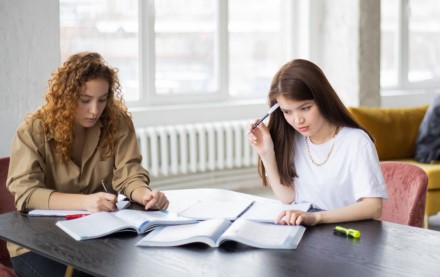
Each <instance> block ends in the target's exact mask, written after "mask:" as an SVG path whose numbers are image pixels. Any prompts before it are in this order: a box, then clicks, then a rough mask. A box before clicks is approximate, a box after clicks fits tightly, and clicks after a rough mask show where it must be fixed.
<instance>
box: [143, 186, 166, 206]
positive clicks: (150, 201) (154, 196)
mask: <svg viewBox="0 0 440 277" xmlns="http://www.w3.org/2000/svg"><path fill="white" fill-rule="evenodd" d="M168 204H169V202H168V199H167V197H166V196H165V194H164V193H163V192H160V191H158V190H153V191H150V190H147V192H146V193H145V194H144V196H143V197H142V205H144V206H145V210H149V209H155V210H166V209H167V208H168Z"/></svg>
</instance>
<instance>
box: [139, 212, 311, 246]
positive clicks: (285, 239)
mask: <svg viewBox="0 0 440 277" xmlns="http://www.w3.org/2000/svg"><path fill="white" fill-rule="evenodd" d="M304 231H305V227H304V226H300V225H298V226H292V225H275V224H267V223H261V222H255V221H250V220H245V219H241V218H239V219H237V220H236V221H234V222H233V223H231V221H229V220H227V219H220V218H216V219H209V220H206V221H201V222H199V223H196V224H188V225H179V226H161V227H158V228H156V229H155V230H153V231H152V232H150V233H148V234H147V235H146V236H145V237H144V238H142V239H141V240H140V241H139V242H138V243H137V244H136V245H137V246H178V245H184V244H188V243H195V242H200V243H205V244H207V245H209V246H211V247H218V246H220V245H221V244H222V243H223V242H225V241H236V242H239V243H243V244H246V245H249V246H253V247H257V248H267V249H295V248H296V247H297V246H298V243H299V241H300V240H301V238H302V236H303V234H304Z"/></svg>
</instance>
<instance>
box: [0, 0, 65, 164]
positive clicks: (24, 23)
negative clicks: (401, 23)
mask: <svg viewBox="0 0 440 277" xmlns="http://www.w3.org/2000/svg"><path fill="white" fill-rule="evenodd" d="M58 14H59V12H58V1H56V0H39V1H34V0H14V1H10V0H0V42H1V45H0V64H1V66H0V93H1V99H2V100H1V102H0V118H1V124H0V127H1V130H2V131H1V136H0V157H3V156H9V153H10V151H9V149H10V143H11V140H12V137H13V135H14V134H15V130H16V128H17V126H18V125H19V124H20V122H21V120H22V119H23V116H24V115H25V114H26V113H28V112H31V111H33V110H35V109H36V108H37V107H38V106H40V105H41V104H42V103H43V93H44V90H45V88H46V87H47V80H48V79H49V78H50V74H51V72H52V71H53V70H54V69H56V68H57V67H58V65H59V63H60V50H59V48H60V44H59V28H58V26H59V23H58V22H59V19H58V18H59V16H58Z"/></svg>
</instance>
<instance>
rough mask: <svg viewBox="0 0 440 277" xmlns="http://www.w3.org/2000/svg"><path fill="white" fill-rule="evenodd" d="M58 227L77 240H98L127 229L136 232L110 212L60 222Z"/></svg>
mask: <svg viewBox="0 0 440 277" xmlns="http://www.w3.org/2000/svg"><path fill="white" fill-rule="evenodd" d="M56 225H57V226H58V227H60V228H61V229H63V230H64V231H65V232H66V233H68V234H69V235H70V236H72V237H73V238H74V239H76V240H84V239H92V238H97V237H101V236H104V235H108V234H111V233H114V232H116V231H120V230H125V229H132V230H133V231H135V228H134V227H132V226H130V224H128V223H127V222H124V221H122V220H120V219H118V218H117V217H115V216H114V215H113V213H108V212H100V213H95V214H91V215H88V216H86V217H81V218H78V219H73V220H63V221H58V222H57V223H56Z"/></svg>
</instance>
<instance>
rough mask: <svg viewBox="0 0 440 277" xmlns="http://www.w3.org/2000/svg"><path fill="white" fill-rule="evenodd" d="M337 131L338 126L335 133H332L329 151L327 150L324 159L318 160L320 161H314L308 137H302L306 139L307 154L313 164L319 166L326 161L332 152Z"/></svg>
mask: <svg viewBox="0 0 440 277" xmlns="http://www.w3.org/2000/svg"><path fill="white" fill-rule="evenodd" d="M338 131H339V127H336V130H335V134H334V135H333V142H332V145H331V147H330V151H329V152H328V154H327V157H326V158H325V160H324V161H322V162H320V163H318V162H316V161H315V160H314V159H313V157H312V153H311V152H310V147H309V139H308V137H304V139H305V140H306V146H307V154H309V159H310V161H311V162H312V163H313V164H314V165H316V166H321V165H324V164H325V163H326V162H327V161H328V159H329V158H330V155H331V154H332V152H333V147H334V146H335V140H336V135H337V134H338Z"/></svg>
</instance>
